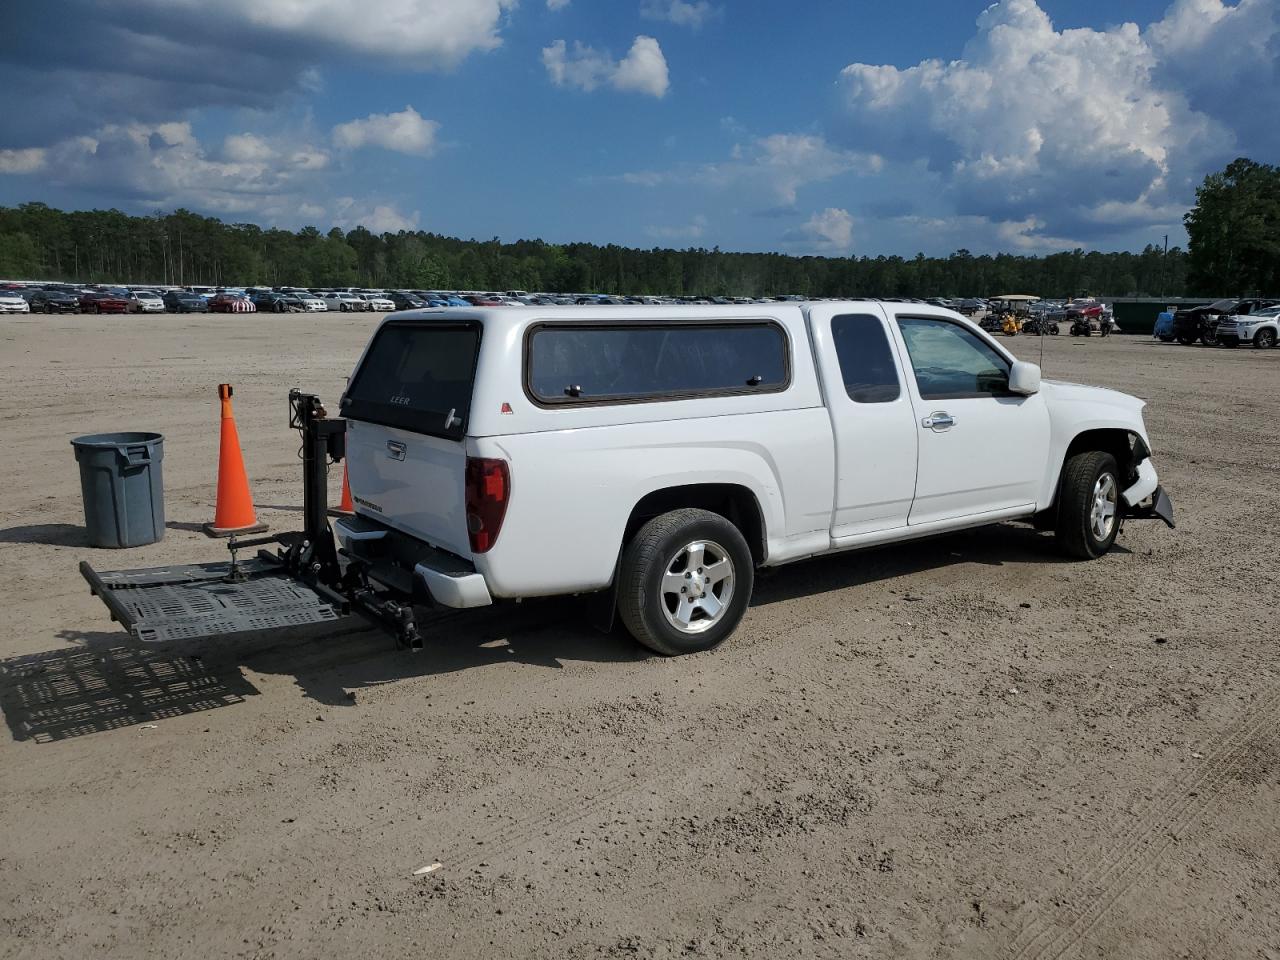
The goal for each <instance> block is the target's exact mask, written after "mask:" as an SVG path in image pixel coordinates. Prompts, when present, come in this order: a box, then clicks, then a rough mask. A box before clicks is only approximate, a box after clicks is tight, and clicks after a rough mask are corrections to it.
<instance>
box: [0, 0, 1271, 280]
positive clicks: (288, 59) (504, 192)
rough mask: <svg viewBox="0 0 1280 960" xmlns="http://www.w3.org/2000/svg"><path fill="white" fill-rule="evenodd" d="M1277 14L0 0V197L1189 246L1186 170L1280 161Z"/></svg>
mask: <svg viewBox="0 0 1280 960" xmlns="http://www.w3.org/2000/svg"><path fill="white" fill-rule="evenodd" d="M1278 4H1280V0H1235V2H1227V0H1172V2H1170V0H1160V2H1155V0H1150V2H1149V0H1137V2H1128V3H1115V2H1111V3H1105V2H1102V0H1073V2H1065V0H1039V2H1037V0H1000V2H999V3H996V4H994V5H992V6H990V7H988V6H987V4H985V3H982V2H968V0H898V2H894V3H883V2H876V3H870V2H854V0H844V2H838V0H793V2H790V3H778V2H764V0H519V2H516V0H359V2H349V0H219V2H218V3H216V4H211V3H207V2H204V0H61V2H50V0H11V6H12V10H11V11H10V13H9V14H8V15H7V16H8V33H9V40H10V42H9V44H7V46H6V59H5V61H4V63H0V88H2V89H6V90H7V91H8V99H9V103H10V106H11V109H10V111H7V113H8V119H7V122H6V123H5V124H4V125H0V203H6V204H11V203H17V202H21V201H25V200H43V201H45V202H48V203H50V204H54V205H58V206H63V207H106V206H118V207H120V208H121V209H125V210H128V211H130V212H150V211H153V210H157V209H169V208H173V207H176V206H185V207H188V208H191V209H195V210H198V211H201V212H205V213H210V214H214V215H217V216H220V217H222V218H224V219H227V220H231V221H252V222H256V223H260V224H264V225H268V224H276V225H282V226H286V227H298V226H301V225H304V224H314V225H316V226H318V227H320V228H321V229H326V230H327V229H328V228H329V227H331V226H334V225H337V226H340V227H343V228H350V227H352V226H354V225H355V224H357V223H363V224H365V225H366V226H368V227H369V228H370V229H373V230H375V231H381V230H392V231H394V230H398V229H414V228H416V229H425V230H430V231H434V232H437V233H444V234H450V235H458V236H464V237H484V238H487V237H492V236H500V237H502V238H503V239H504V240H513V239H517V238H521V237H542V238H544V239H546V240H550V241H555V242H568V241H574V240H586V241H592V242H596V243H618V244H623V245H628V246H642V247H651V246H676V247H685V246H705V247H712V246H720V247H721V248H722V249H730V250H779V251H784V252H789V253H817V254H826V255H836V256H844V255H863V254H865V255H870V256H874V255H877V254H882V253H883V254H894V253H896V254H903V255H913V254H914V253H916V252H917V251H922V252H924V253H927V254H946V253H948V252H950V251H952V250H955V249H958V248H960V247H965V248H967V249H970V250H972V251H975V252H992V251H999V250H1004V251H1009V252H1015V253H1043V252H1049V251H1052V250H1057V249H1067V248H1072V247H1075V246H1083V247H1086V248H1098V249H1108V250H1109V249H1140V248H1141V247H1142V246H1143V245H1144V244H1146V243H1148V242H1157V243H1158V242H1159V241H1160V239H1161V237H1162V236H1163V235H1164V234H1166V233H1168V234H1170V235H1171V236H1170V239H1171V242H1173V243H1180V242H1182V241H1183V240H1184V238H1185V235H1184V234H1183V232H1182V228H1181V223H1180V221H1181V216H1182V214H1183V213H1184V212H1185V210H1186V208H1187V206H1188V205H1189V204H1190V202H1191V200H1192V198H1193V194H1194V187H1195V185H1196V184H1197V183H1198V182H1199V181H1200V180H1201V179H1202V178H1203V176H1204V174H1205V173H1207V172H1209V171H1211V170H1213V169H1217V168H1219V167H1221V166H1222V165H1224V164H1225V163H1226V162H1227V161H1229V160H1231V159H1232V158H1234V157H1236V156H1239V155H1246V156H1251V157H1253V158H1254V159H1256V160H1259V161H1266V162H1275V160H1276V153H1277V148H1278V147H1280V125H1278V124H1277V122H1276V121H1277V120H1280V84H1278V83H1277V80H1278V79H1280V78H1278V77H1277V66H1276V65H1277V61H1278V59H1280V25H1278V24H1280V13H1278V11H1277V5H1278ZM51 37H56V38H58V42H57V43H56V44H55V43H51V42H50V39H49V38H51ZM14 108H16V109H14ZM1260 120H1262V121H1264V122H1259V121H1260Z"/></svg>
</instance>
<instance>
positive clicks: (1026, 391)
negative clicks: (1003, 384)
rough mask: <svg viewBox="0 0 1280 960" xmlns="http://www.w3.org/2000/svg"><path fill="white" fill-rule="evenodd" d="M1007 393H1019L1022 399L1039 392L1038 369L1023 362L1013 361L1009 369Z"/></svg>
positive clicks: (1032, 364)
mask: <svg viewBox="0 0 1280 960" xmlns="http://www.w3.org/2000/svg"><path fill="white" fill-rule="evenodd" d="M1009 392H1010V393H1020V394H1022V395H1023V396H1024V397H1029V396H1031V395H1032V394H1036V393H1039V392H1040V368H1039V367H1038V366H1036V365H1035V364H1034V363H1027V362H1026V361H1025V360H1015V361H1013V366H1012V367H1010V368H1009Z"/></svg>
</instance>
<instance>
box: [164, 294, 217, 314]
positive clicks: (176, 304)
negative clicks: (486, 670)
mask: <svg viewBox="0 0 1280 960" xmlns="http://www.w3.org/2000/svg"><path fill="white" fill-rule="evenodd" d="M160 299H161V300H163V301H164V308H165V310H167V311H168V312H169V313H208V312H209V301H208V300H206V299H205V298H204V297H202V296H200V294H198V293H192V292H191V291H190V290H170V291H168V292H167V293H165V295H164V296H163V297H161V298H160Z"/></svg>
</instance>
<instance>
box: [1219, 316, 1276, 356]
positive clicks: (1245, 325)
mask: <svg viewBox="0 0 1280 960" xmlns="http://www.w3.org/2000/svg"><path fill="white" fill-rule="evenodd" d="M1217 335H1218V343H1219V344H1221V345H1222V346H1224V347H1238V346H1239V345H1240V344H1242V343H1252V344H1253V345H1254V346H1255V347H1261V348H1264V349H1265V348H1269V347H1274V346H1275V345H1276V343H1277V342H1280V306H1275V307H1264V308H1263V309H1261V310H1259V311H1258V312H1257V313H1242V314H1232V315H1230V316H1226V317H1223V318H1222V319H1220V320H1219V321H1218V326H1217Z"/></svg>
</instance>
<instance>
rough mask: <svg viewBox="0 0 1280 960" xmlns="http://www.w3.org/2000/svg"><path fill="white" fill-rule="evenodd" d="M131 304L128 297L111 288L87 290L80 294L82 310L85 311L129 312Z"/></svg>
mask: <svg viewBox="0 0 1280 960" xmlns="http://www.w3.org/2000/svg"><path fill="white" fill-rule="evenodd" d="M131 306H132V304H131V303H130V301H129V298H128V297H124V296H121V295H120V294H118V293H113V292H111V291H110V290H86V291H85V292H84V293H83V294H81V295H80V310H81V311H82V312H84V313H128V312H129V309H130V307H131Z"/></svg>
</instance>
